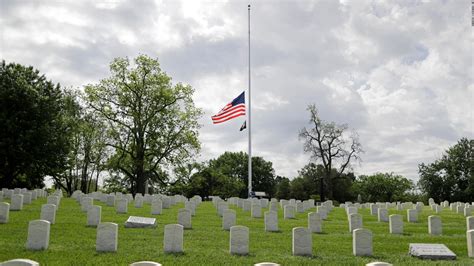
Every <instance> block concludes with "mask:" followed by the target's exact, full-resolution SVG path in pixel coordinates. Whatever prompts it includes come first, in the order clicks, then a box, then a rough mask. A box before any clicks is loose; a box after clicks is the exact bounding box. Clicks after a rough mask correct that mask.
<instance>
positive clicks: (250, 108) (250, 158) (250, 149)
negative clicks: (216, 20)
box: [248, 5, 252, 198]
mask: <svg viewBox="0 0 474 266" xmlns="http://www.w3.org/2000/svg"><path fill="white" fill-rule="evenodd" d="M248 7H249V11H248V12H249V112H248V121H249V125H248V127H249V162H248V165H249V173H248V174H249V180H248V181H249V198H250V197H251V195H252V120H251V118H252V94H251V93H250V5H249V6H248Z"/></svg>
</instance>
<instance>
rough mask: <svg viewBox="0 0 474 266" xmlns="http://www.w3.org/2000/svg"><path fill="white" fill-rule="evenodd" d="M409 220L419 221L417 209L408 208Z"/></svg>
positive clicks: (410, 221) (412, 221)
mask: <svg viewBox="0 0 474 266" xmlns="http://www.w3.org/2000/svg"><path fill="white" fill-rule="evenodd" d="M407 221H408V222H409V223H416V222H418V211H417V210H416V209H409V210H407Z"/></svg>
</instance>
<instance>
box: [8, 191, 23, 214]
mask: <svg viewBox="0 0 474 266" xmlns="http://www.w3.org/2000/svg"><path fill="white" fill-rule="evenodd" d="M22 209H23V195H21V194H14V195H12V200H11V206H10V210H11V211H21V210H22Z"/></svg>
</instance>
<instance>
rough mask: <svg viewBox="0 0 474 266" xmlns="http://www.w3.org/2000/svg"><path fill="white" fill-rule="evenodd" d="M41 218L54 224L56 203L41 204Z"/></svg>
mask: <svg viewBox="0 0 474 266" xmlns="http://www.w3.org/2000/svg"><path fill="white" fill-rule="evenodd" d="M40 219H41V220H45V221H48V222H50V223H51V224H54V223H55V222H56V205H54V204H43V205H42V206H41V215H40Z"/></svg>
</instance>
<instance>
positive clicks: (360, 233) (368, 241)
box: [352, 228, 372, 256]
mask: <svg viewBox="0 0 474 266" xmlns="http://www.w3.org/2000/svg"><path fill="white" fill-rule="evenodd" d="M352 251H353V254H354V256H372V232H371V231H370V230H367V229H362V228H359V229H356V230H354V231H353V232H352Z"/></svg>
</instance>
